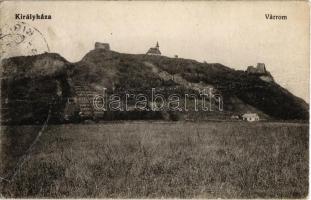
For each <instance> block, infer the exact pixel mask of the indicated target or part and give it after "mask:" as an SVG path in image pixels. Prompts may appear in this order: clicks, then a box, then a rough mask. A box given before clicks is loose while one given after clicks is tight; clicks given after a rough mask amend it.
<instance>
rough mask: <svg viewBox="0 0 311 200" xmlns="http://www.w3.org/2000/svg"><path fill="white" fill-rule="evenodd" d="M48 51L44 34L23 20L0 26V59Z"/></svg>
mask: <svg viewBox="0 0 311 200" xmlns="http://www.w3.org/2000/svg"><path fill="white" fill-rule="evenodd" d="M49 51H50V47H49V45H48V43H47V41H46V39H45V37H44V35H43V34H42V33H41V32H40V31H39V30H38V29H37V28H35V27H33V26H31V25H29V24H27V23H25V22H16V23H14V24H11V25H9V24H5V25H4V26H2V27H0V60H2V59H4V58H8V57H13V56H27V55H36V54H40V53H44V52H49Z"/></svg>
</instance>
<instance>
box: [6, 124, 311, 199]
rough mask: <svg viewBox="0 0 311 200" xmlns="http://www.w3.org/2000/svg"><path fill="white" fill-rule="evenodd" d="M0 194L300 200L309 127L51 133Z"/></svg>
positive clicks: (70, 128)
mask: <svg viewBox="0 0 311 200" xmlns="http://www.w3.org/2000/svg"><path fill="white" fill-rule="evenodd" d="M11 128H12V127H11ZM14 129H15V130H16V131H21V130H28V129H29V127H28V129H27V126H26V127H22V126H21V127H14ZM10 148H13V147H12V146H11V147H10ZM3 152H12V151H5V149H4V151H3ZM6 156H7V157H9V155H6ZM3 158H5V157H4V156H3ZM7 159H8V160H14V159H13V158H11V159H9V158H7ZM1 186H2V188H1V190H2V191H1V193H2V195H4V196H5V197H57V198H62V197H98V198H100V197H101V198H104V197H111V198H117V197H118V198H129V197H131V198H142V197H150V198H151V197H157V198H159V197H179V198H185V197H187V198H216V197H222V198H229V197H230V198H250V197H257V198H259V197H261V198H263V197H266V198H268V197H270V198H277V197H282V198H293V197H295V198H301V197H305V196H306V195H307V193H308V125H306V124H305V125H304V124H279V123H254V124H249V123H229V122H228V123H150V122H144V123H137V122H128V123H116V124H113V123H110V124H93V125H68V124H67V125H51V126H49V127H48V129H47V130H46V131H45V133H44V135H43V136H42V138H41V139H40V142H39V143H38V144H37V145H36V147H35V149H34V150H33V152H32V153H31V156H30V158H29V159H28V160H27V162H26V163H25V164H24V166H23V168H22V170H21V171H20V173H19V174H18V175H17V176H16V177H15V179H14V180H13V182H11V183H5V182H3V183H2V185H1Z"/></svg>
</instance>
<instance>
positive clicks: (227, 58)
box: [0, 1, 310, 102]
mask: <svg viewBox="0 0 311 200" xmlns="http://www.w3.org/2000/svg"><path fill="white" fill-rule="evenodd" d="M0 9H1V11H0V13H1V14H0V15H1V18H0V24H1V26H2V27H3V24H8V25H11V24H14V23H16V22H18V21H21V20H15V14H18V13H21V14H41V13H42V14H50V15H51V16H52V19H51V20H35V21H31V20H25V22H26V23H28V24H29V25H31V26H33V27H35V28H37V29H38V30H39V31H40V32H41V33H42V35H43V36H44V38H45V39H46V41H47V43H48V45H49V47H50V51H51V52H56V53H59V54H61V55H62V56H63V57H65V58H66V59H67V60H68V61H71V62H76V61H79V60H81V59H82V57H83V56H84V55H85V54H86V53H87V52H89V51H90V50H92V49H93V48H94V44H95V42H107V43H110V46H111V49H112V50H115V51H118V52H123V53H133V54H141V53H145V52H146V51H147V50H148V49H149V48H150V47H152V46H154V45H155V43H156V42H157V41H158V42H159V45H160V50H161V52H162V54H163V55H165V56H169V57H173V56H174V55H178V56H179V57H182V58H190V59H195V60H197V61H200V62H203V61H206V62H208V63H222V64H224V65H226V66H228V67H231V68H234V69H242V70H246V68H247V66H249V65H253V66H256V64H257V63H258V62H263V63H265V64H266V68H267V70H268V71H270V72H271V74H272V75H273V77H274V78H275V80H276V82H277V83H278V84H280V85H281V86H283V87H285V88H286V89H288V90H289V91H290V92H292V93H293V94H295V95H297V96H299V97H301V98H303V99H304V100H305V101H307V102H309V56H310V53H309V7H308V4H307V2H294V1H287V2H281V1H275V2H273V1H270V2H264V1H252V2H246V1H241V2H239V1H226V2H225V1H205V2H203V1H194V2H190V1H155V2H150V1H137V2H133V1H121V2H117V1H106V2H102V1H89V2H84V1H76V2H75V1H46V2H41V1H27V2H3V3H1V4H0ZM266 14H273V15H282V16H283V15H284V16H287V20H267V19H266V17H265V15H266Z"/></svg>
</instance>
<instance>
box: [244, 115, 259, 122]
mask: <svg viewBox="0 0 311 200" xmlns="http://www.w3.org/2000/svg"><path fill="white" fill-rule="evenodd" d="M242 118H243V120H245V121H248V122H255V121H259V116H258V114H257V113H245V114H244V115H242Z"/></svg>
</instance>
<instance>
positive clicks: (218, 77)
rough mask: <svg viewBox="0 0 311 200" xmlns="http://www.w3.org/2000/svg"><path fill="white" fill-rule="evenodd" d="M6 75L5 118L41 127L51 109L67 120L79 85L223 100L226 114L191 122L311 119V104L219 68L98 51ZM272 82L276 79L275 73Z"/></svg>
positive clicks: (6, 65) (5, 66)
mask: <svg viewBox="0 0 311 200" xmlns="http://www.w3.org/2000/svg"><path fill="white" fill-rule="evenodd" d="M1 70H2V87H1V91H2V93H1V97H2V112H3V113H5V115H2V118H3V119H4V118H5V119H6V121H8V122H13V121H14V122H15V123H21V122H24V121H25V122H26V121H29V122H34V121H39V122H40V121H42V119H43V118H44V117H42V116H43V115H44V114H43V113H47V110H48V107H49V106H50V105H53V106H52V107H53V113H54V114H53V116H54V119H59V118H62V117H61V116H63V115H64V110H65V107H66V104H67V99H68V97H74V96H75V85H77V84H81V83H83V84H85V85H88V87H90V88H92V90H94V91H98V92H101V89H102V88H103V87H105V88H107V89H108V91H110V92H112V91H114V92H116V93H120V92H122V91H129V90H130V91H133V92H134V93H135V91H136V93H137V94H138V93H140V92H142V91H145V92H147V95H148V96H150V93H148V91H150V90H151V88H162V89H163V88H164V89H168V88H170V89H171V88H173V91H174V93H177V94H180V95H183V94H185V93H186V92H192V93H197V91H196V88H204V87H207V88H212V89H213V91H215V92H216V93H217V94H219V95H221V96H222V98H223V108H224V110H223V111H222V112H216V111H214V112H188V113H186V112H184V113H179V114H180V115H182V116H183V117H184V118H185V119H193V120H197V119H211V118H215V119H216V118H217V119H228V117H230V116H231V115H233V114H242V113H245V112H248V111H251V112H257V113H259V115H260V116H261V118H266V119H276V120H296V119H297V120H306V119H308V117H309V113H308V104H306V103H305V102H304V101H303V100H302V99H300V98H298V97H296V96H294V95H293V94H291V93H290V92H288V91H287V90H286V89H284V88H282V87H281V86H279V85H278V84H277V83H275V82H274V81H265V78H262V75H261V76H259V75H254V74H248V73H246V72H244V71H239V70H234V69H231V68H228V67H226V66H224V65H222V64H218V63H215V64H208V63H199V62H197V61H195V60H189V59H182V58H168V57H165V56H160V57H159V56H148V55H132V54H123V53H118V52H114V51H109V50H104V49H96V50H92V51H90V52H89V53H87V54H86V55H85V56H84V58H83V59H82V60H81V61H79V62H77V63H69V62H68V61H66V60H65V59H64V58H62V57H61V56H59V55H57V54H41V55H37V56H27V57H14V58H9V59H6V60H3V62H2V63H1ZM266 77H268V80H273V77H272V76H271V75H270V73H268V74H267V75H266ZM164 95H168V94H167V93H166V94H164ZM18 100H22V101H23V102H27V105H29V106H25V104H24V103H21V102H20V101H18ZM191 104H192V106H193V102H192V103H191ZM38 105H40V106H38ZM4 110H9V112H5V111H4ZM164 118H165V117H164ZM2 121H4V120H2Z"/></svg>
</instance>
